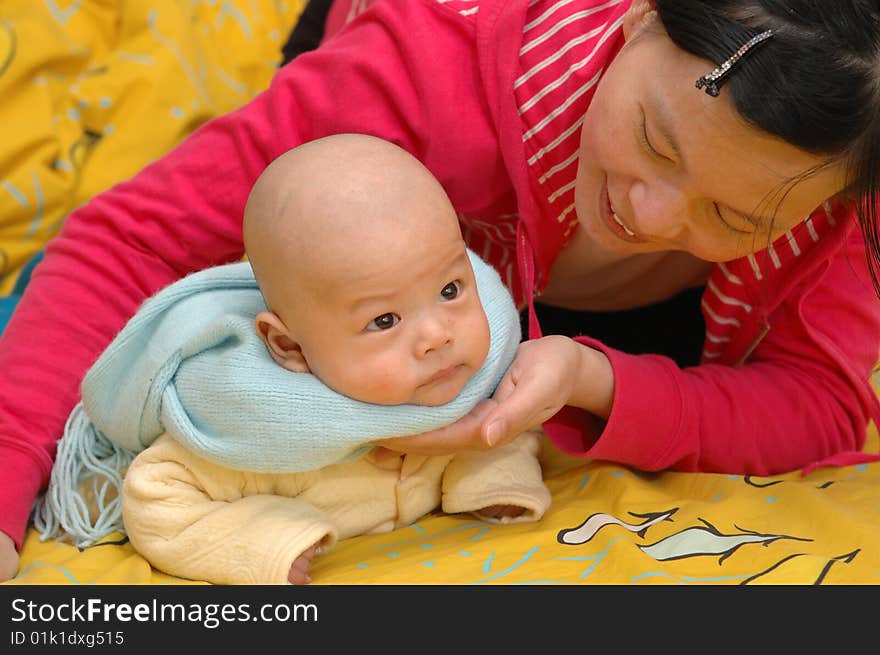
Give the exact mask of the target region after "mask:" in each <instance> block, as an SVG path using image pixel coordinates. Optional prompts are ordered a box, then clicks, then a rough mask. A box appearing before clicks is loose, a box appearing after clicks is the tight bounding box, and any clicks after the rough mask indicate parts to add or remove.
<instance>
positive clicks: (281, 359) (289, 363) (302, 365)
mask: <svg viewBox="0 0 880 655" xmlns="http://www.w3.org/2000/svg"><path fill="white" fill-rule="evenodd" d="M254 324H255V325H256V328H257V334H259V335H260V338H261V339H262V340H263V343H265V344H266V347H267V348H268V349H269V354H270V355H272V359H274V360H275V361H276V362H277V363H278V364H280V365H281V366H283V367H284V368H286V369H287V370H289V371H294V372H296V373H308V372H309V370H310V369H309V364H308V362H306V358H305V357H304V356H303V353H302V348H300V345H299V344H298V343H297V342H296V341H294V340H293V339H291V338H290V333H289V332H288V330H287V326H286V325H284V322H283V321H282V320H281V319H280V318H279V317H278V315H277V314H274V313H272V312H260V313H259V314H257V318H256V319H255V321H254Z"/></svg>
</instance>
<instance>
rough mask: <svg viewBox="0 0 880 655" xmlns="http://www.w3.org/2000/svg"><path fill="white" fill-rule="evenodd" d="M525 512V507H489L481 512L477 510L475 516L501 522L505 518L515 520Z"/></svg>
mask: <svg viewBox="0 0 880 655" xmlns="http://www.w3.org/2000/svg"><path fill="white" fill-rule="evenodd" d="M525 511H526V508H525V507H517V506H516V505H489V506H488V507H484V508H483V509H481V510H477V511H476V512H475V514H476V515H477V516H481V517H483V518H486V519H497V520H499V521H500V520H503V519H504V518H505V517H507V518H511V519H515V518H516V517H517V516H522V515H523V514H524V513H525Z"/></svg>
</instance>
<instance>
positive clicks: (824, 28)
mask: <svg viewBox="0 0 880 655" xmlns="http://www.w3.org/2000/svg"><path fill="white" fill-rule="evenodd" d="M656 6H657V12H658V14H659V17H660V20H661V22H662V23H663V26H664V28H665V29H666V31H667V33H668V34H669V36H670V38H671V39H672V41H673V42H674V43H675V44H676V45H677V46H678V47H680V48H682V49H683V50H685V51H686V52H689V53H691V54H693V55H696V56H698V57H702V58H705V59H708V60H710V61H711V62H714V63H715V64H720V63H721V62H723V61H725V60H726V59H727V58H728V57H730V55H731V54H732V53H734V52H735V51H736V50H737V49H738V48H739V47H740V46H742V45H743V44H744V43H745V42H746V41H748V40H749V39H750V38H751V37H753V36H755V35H757V34H759V33H761V32H763V31H765V30H767V29H772V30H773V36H772V38H770V39H768V40H767V41H765V42H763V43H762V44H760V46H758V47H756V48H755V49H754V51H753V52H750V53H749V54H748V55H747V57H746V58H744V59H743V61H742V62H740V63H738V64H737V65H736V70H735V71H732V73H731V74H730V75H729V77H728V79H727V80H726V81H725V84H726V85H727V86H728V90H729V93H730V95H731V98H732V102H733V105H734V107H735V108H736V110H737V112H738V113H739V114H740V116H742V118H743V119H744V120H745V121H746V122H748V123H750V124H752V125H754V126H755V127H757V128H758V129H760V130H762V131H764V132H766V133H768V134H772V135H775V136H778V137H780V138H782V139H784V140H785V141H787V142H788V143H790V144H792V145H794V146H795V147H798V148H800V149H802V150H804V151H806V152H809V153H812V154H814V155H819V156H824V157H827V158H828V161H829V162H841V163H843V164H844V165H845V167H846V173H847V186H846V188H845V189H842V190H841V192H842V195H844V196H846V197H849V198H851V199H852V201H853V202H854V204H855V208H856V211H857V215H858V220H859V223H860V225H861V228H862V234H863V235H864V239H865V244H866V249H867V252H868V264H869V267H870V271H871V277H872V280H873V283H874V288H875V290H876V291H877V292H878V295H880V224H878V221H880V208H878V201H880V2H878V0H656ZM707 72H708V71H707Z"/></svg>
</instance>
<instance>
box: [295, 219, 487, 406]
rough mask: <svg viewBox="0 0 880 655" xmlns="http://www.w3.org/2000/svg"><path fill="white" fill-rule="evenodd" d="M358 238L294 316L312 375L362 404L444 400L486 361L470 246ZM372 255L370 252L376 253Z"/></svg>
mask: <svg viewBox="0 0 880 655" xmlns="http://www.w3.org/2000/svg"><path fill="white" fill-rule="evenodd" d="M455 228H456V229H455V234H452V232H451V231H450V232H449V235H448V236H447V238H444V239H439V240H438V239H434V238H425V239H421V240H415V242H413V241H412V240H410V241H409V242H408V243H407V244H406V245H405V247H400V248H397V247H393V246H392V247H382V248H376V247H373V245H374V244H368V243H367V244H364V243H361V244H358V248H357V249H356V250H354V251H352V253H351V257H350V262H349V263H348V264H347V265H346V266H344V267H343V268H344V269H345V270H344V274H343V273H340V272H339V271H337V272H336V273H335V274H331V275H330V276H329V277H330V279H327V280H323V282H324V283H323V284H321V289H320V293H316V294H315V297H314V298H312V299H311V300H309V301H307V302H306V305H307V306H301V307H300V308H299V311H297V312H296V319H295V320H296V324H297V325H296V328H297V329H296V332H297V341H298V342H299V343H300V346H301V347H302V351H303V355H304V356H305V358H306V360H307V362H308V364H309V367H310V368H311V371H312V373H314V374H315V375H317V376H318V377H319V378H320V379H321V380H322V381H323V382H324V383H325V384H326V385H327V386H329V387H331V388H332V389H334V390H336V391H337V392H339V393H342V394H344V395H347V396H350V397H352V398H355V399H357V400H361V401H363V402H369V403H376V404H383V405H397V404H403V403H411V404H417V405H432V406H435V405H442V404H444V403H447V402H449V401H451V400H453V399H454V398H455V397H456V396H457V395H458V393H459V392H460V391H461V389H462V387H463V386H464V385H465V383H466V382H467V380H468V379H469V378H470V377H471V376H472V375H473V374H474V373H475V372H476V371H477V370H478V369H479V368H480V366H482V364H483V361H484V360H485V358H486V355H487V353H488V350H489V325H488V321H487V319H486V314H485V312H484V311H483V307H482V305H481V303H480V299H479V296H478V294H477V286H476V281H475V279H474V273H473V269H472V268H471V264H470V260H469V259H468V256H467V252H466V251H465V245H464V242H463V241H462V240H461V237H460V235H459V234H458V230H457V225H456V226H455ZM371 251H372V252H371Z"/></svg>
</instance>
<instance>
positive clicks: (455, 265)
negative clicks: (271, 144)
mask: <svg viewBox="0 0 880 655" xmlns="http://www.w3.org/2000/svg"><path fill="white" fill-rule="evenodd" d="M244 242H245V246H246V249H247V254H248V258H249V260H250V262H251V265H252V267H253V270H254V274H255V276H256V278H257V281H258V283H259V286H260V290H261V292H262V294H263V297H264V299H265V301H266V307H267V308H268V310H267V311H263V312H260V313H259V314H258V315H257V316H256V320H255V325H256V330H257V332H258V334H259V336H260V337H261V338H262V340H263V341H264V342H265V344H266V347H267V349H268V351H269V353H270V354H271V357H272V359H273V360H274V361H275V362H277V363H278V364H279V365H280V366H282V367H284V368H286V369H288V370H290V371H292V372H294V373H312V374H314V375H315V376H316V377H317V378H318V379H320V380H321V381H322V382H323V383H324V384H325V385H326V386H328V387H330V388H331V389H333V390H334V391H336V392H338V393H340V394H343V395H345V396H348V397H350V398H354V399H356V400H359V401H362V402H366V403H373V404H379V405H400V404H414V405H427V406H438V405H443V404H445V403H448V402H450V401H451V400H453V399H455V398H456V397H457V396H458V394H459V393H460V392H461V390H462V388H463V387H464V386H465V384H466V382H467V381H468V380H469V379H470V378H471V376H472V375H473V374H474V373H476V372H477V371H478V370H479V369H480V367H481V365H482V364H483V362H484V360H485V359H486V356H487V353H488V351H489V344H490V330H489V325H488V322H487V319H486V314H485V312H484V310H483V306H482V304H481V302H480V297H479V295H478V290H477V285H476V280H475V276H474V271H473V269H472V267H471V263H470V259H469V257H468V253H467V251H466V248H465V244H464V241H463V239H462V235H461V232H460V228H459V225H458V220H457V216H456V213H455V210H454V209H453V207H452V205H451V203H450V202H449V199H448V198H447V196H446V194H445V192H444V190H443V188H442V187H441V185H440V184H439V182H438V181H437V180H436V179H435V178H434V177H433V176H432V175H431V174H430V173H429V171H428V170H427V169H425V168H424V167H423V166H422V164H421V163H419V162H418V161H417V160H416V159H415V158H414V157H412V156H411V155H409V154H408V153H407V152H405V151H403V150H401V149H400V148H398V147H396V146H394V145H393V144H390V143H388V142H385V141H382V140H379V139H376V138H373V137H368V136H364V135H352V134H348V135H335V136H331V137H326V138H324V139H319V140H317V141H312V142H310V143H306V144H304V145H302V146H300V147H298V148H295V149H294V150H291V151H288V152H286V153H284V154H283V155H281V156H280V157H278V158H277V159H276V160H275V161H274V162H272V163H271V164H270V165H269V166H268V167H267V168H266V170H265V171H264V172H263V173H262V175H261V176H260V177H259V179H258V180H257V182H256V183H255V185H254V187H253V189H252V192H251V194H250V197H249V199H248V202H247V206H246V208H245V215H244ZM540 439H541V432H540V429H535V430H532V431H529V432H526V433H525V434H523V435H522V436H520V437H519V438H518V439H517V440H515V441H514V442H512V443H511V444H509V445H506V446H503V447H499V448H495V449H492V450H490V451H488V452H472V453H459V454H457V455H455V456H452V455H449V456H442V457H441V456H436V457H427V456H418V455H401V456H399V457H396V458H393V459H386V458H383V459H382V460H381V461H380V460H377V459H374V458H373V457H371V456H370V454H367V455H366V456H364V457H361V458H359V459H356V460H354V461H348V462H344V463H339V464H333V465H330V466H326V467H323V468H320V469H317V470H313V471H308V472H303V473H287V474H269V473H250V472H243V471H238V470H233V469H229V468H226V467H223V466H219V465H217V464H216V463H213V462H209V461H207V460H205V459H203V458H200V457H198V456H196V455H195V454H193V453H192V452H191V451H189V450H187V449H185V448H184V447H183V446H181V445H180V444H179V443H178V442H177V441H175V440H173V439H172V438H171V437H169V436H168V435H163V436H162V437H160V438H159V439H157V440H156V441H155V442H154V443H153V444H152V445H151V446H150V447H149V448H147V449H146V450H144V451H142V452H141V453H140V454H139V455H138V456H137V457H136V458H135V460H134V462H133V463H132V464H131V466H130V467H129V469H128V471H127V473H126V476H125V482H124V487H123V493H122V512H123V519H124V522H125V527H126V531H127V533H128V536H129V538H130V540H131V543H132V544H133V546H134V547H135V548H136V549H137V550H138V551H139V552H140V553H141V554H142V555H143V556H144V557H145V558H146V559H148V560H149V561H150V562H151V563H152V564H153V565H154V566H155V567H156V568H158V569H161V570H164V571H166V572H167V573H170V574H173V575H178V576H182V577H187V578H193V579H200V580H206V581H208V582H214V583H218V584H254V583H268V584H279V583H284V582H289V583H292V584H306V583H309V582H310V581H311V578H310V576H309V568H310V563H311V559H312V557H313V556H314V555H315V554H316V553H319V552H321V551H322V550H325V549H326V548H328V547H330V546H332V545H333V544H334V543H335V542H336V540H337V539H342V538H346V537H350V536H354V535H358V534H367V533H377V532H385V531H390V530H393V529H395V528H397V527H400V526H403V525H407V524H410V523H412V522H413V521H415V520H417V519H418V518H419V517H420V516H422V515H424V514H426V513H428V512H430V511H432V510H433V509H435V508H437V507H438V506H439V507H441V508H442V509H443V510H444V511H446V512H452V513H457V512H471V513H474V514H476V515H478V516H480V517H481V518H483V519H484V520H487V521H490V522H509V521H535V520H538V519H540V518H541V516H542V515H543V513H544V512H545V511H546V509H547V507H548V506H549V503H550V494H549V491H548V490H547V488H546V486H545V485H544V483H543V480H542V475H541V468H540V465H539V463H538V460H537V454H538V451H539V448H540ZM291 447H295V444H292V445H291Z"/></svg>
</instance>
